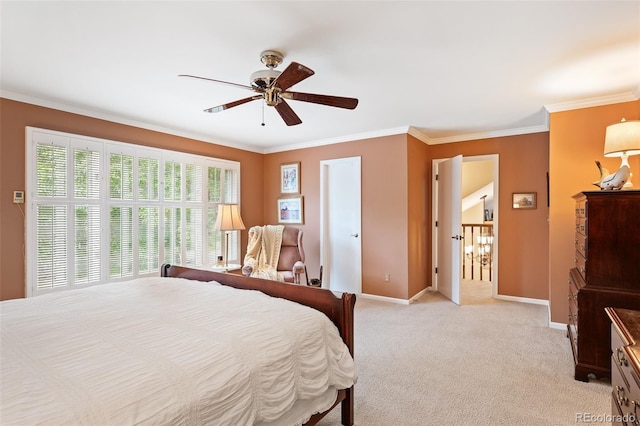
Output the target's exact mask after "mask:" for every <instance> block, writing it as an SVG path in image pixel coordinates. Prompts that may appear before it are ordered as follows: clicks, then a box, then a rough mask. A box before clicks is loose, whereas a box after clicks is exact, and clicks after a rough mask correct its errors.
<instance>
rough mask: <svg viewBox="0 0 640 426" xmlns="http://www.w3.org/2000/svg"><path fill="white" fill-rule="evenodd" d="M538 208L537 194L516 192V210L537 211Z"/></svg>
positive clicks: (514, 203) (514, 195)
mask: <svg viewBox="0 0 640 426" xmlns="http://www.w3.org/2000/svg"><path fill="white" fill-rule="evenodd" d="M536 207H537V202H536V193H535V192H514V193H513V208H514V209H535V208H536Z"/></svg>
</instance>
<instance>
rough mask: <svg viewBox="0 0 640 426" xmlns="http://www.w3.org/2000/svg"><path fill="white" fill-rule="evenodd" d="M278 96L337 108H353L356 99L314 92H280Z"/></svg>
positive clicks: (355, 104)
mask: <svg viewBox="0 0 640 426" xmlns="http://www.w3.org/2000/svg"><path fill="white" fill-rule="evenodd" d="M280 97H282V98H285V99H291V100H293V101H303V102H311V103H314V104H322V105H328V106H332V107H338V108H346V109H355V107H357V106H358V100H357V99H355V98H343V97H341V96H330V95H316V94H314V93H300V92H282V93H280Z"/></svg>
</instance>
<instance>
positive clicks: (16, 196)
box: [13, 191, 24, 204]
mask: <svg viewBox="0 0 640 426" xmlns="http://www.w3.org/2000/svg"><path fill="white" fill-rule="evenodd" d="M13 202H14V203H15V204H23V203H24V191H13Z"/></svg>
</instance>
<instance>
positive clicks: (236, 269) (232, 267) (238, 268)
mask: <svg viewBox="0 0 640 426" xmlns="http://www.w3.org/2000/svg"><path fill="white" fill-rule="evenodd" d="M211 270H212V271H214V272H228V273H232V274H241V273H242V265H239V264H237V263H230V264H228V265H227V266H224V265H221V266H213V267H212V268H211Z"/></svg>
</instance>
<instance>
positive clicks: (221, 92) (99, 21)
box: [0, 0, 640, 152]
mask: <svg viewBox="0 0 640 426" xmlns="http://www.w3.org/2000/svg"><path fill="white" fill-rule="evenodd" d="M0 6H1V9H0V14H1V37H2V39H1V43H2V44H1V57H0V59H1V81H0V94H1V95H2V96H3V97H6V98H10V99H15V100H20V101H26V102H31V103H35V104H39V105H44V106H48V107H54V108H58V109H63V110H66V111H71V112H77V113H81V114H85V115H90V116H94V117H99V118H105V119H108V120H113V121H118V122H122V123H126V124H133V125H136V126H140V127H145V128H150V129H154V130H160V131H165V132H168V133H173V134H178V135H182V136H188V137H193V138H197V139H201V140H205V141H209V142H214V143H219V144H223V145H229V146H235V147H239V148H244V149H249V150H252V151H257V152H274V151H278V150H285V149H291V148H295V147H302V146H311V145H317V144H323V143H330V142H339V141H343V140H353V139H358V138H362V137H370V136H378V135H387V134H397V133H406V132H410V133H411V134H414V135H416V136H418V137H419V138H421V139H422V140H424V141H425V142H428V143H443V142H451V141H457V140H465V139H470V138H472V137H473V138H476V137H484V136H499V135H508V134H519V133H531V132H535V131H544V130H547V129H548V124H547V110H552V109H553V108H557V109H570V108H572V107H576V106H590V105H594V104H604V103H612V102H619V101H625V100H633V99H638V97H639V96H640V1H637V0H634V1H570V0H565V1H495V2H489V1H469V2H462V1H375V2H374V1H363V2H356V1H315V2H312V1H281V2H276V1H254V2H247V1H234V2H232V1H196V2H183V1H161V2H151V1H128V2H125V1H110V2H106V1H105V2H92V1H85V2H72V1H44V2H34V1H20V2H13V1H5V0H2V1H1V2H0ZM266 49H275V50H279V51H281V52H283V53H284V54H285V58H284V62H283V64H282V65H281V66H280V67H279V68H278V69H279V70H283V69H284V68H285V67H286V65H288V64H289V63H290V62H291V61H296V62H299V63H302V64H304V65H306V66H308V67H309V68H311V69H313V70H314V71H315V73H316V74H315V75H314V76H312V77H310V78H308V79H306V80H304V81H303V82H301V83H299V84H297V85H295V86H294V87H293V88H292V89H291V90H295V91H301V92H311V93H321V94H330V95H339V96H347V97H356V98H358V99H359V100H360V103H359V105H358V107H357V108H356V109H355V110H353V111H350V110H343V109H339V108H331V107H327V106H323V105H316V104H310V103H305V102H296V101H289V105H290V106H291V107H292V108H293V109H294V111H295V112H296V113H297V114H298V115H299V116H300V118H301V119H302V121H303V123H302V124H300V125H298V126H292V127H287V126H285V125H284V123H283V121H282V119H281V118H280V117H279V116H278V115H277V113H276V111H275V110H274V109H273V108H272V107H265V108H264V115H265V117H264V120H265V123H266V126H264V127H263V126H261V125H260V123H261V122H262V110H263V108H262V104H263V102H262V101H254V102H251V103H248V104H245V105H241V106H238V107H236V108H232V109H229V110H225V111H222V112H220V113H217V114H209V113H205V112H203V110H204V109H205V108H209V107H212V106H215V105H219V104H223V103H226V102H230V101H234V100H237V99H241V98H245V97H248V96H251V95H252V92H250V91H248V90H243V89H241V88H236V87H230V86H226V85H222V84H216V83H211V82H205V81H200V80H191V79H185V78H179V77H177V76H178V74H183V73H184V74H196V75H200V76H204V77H209V78H214V79H219V80H225V81H230V82H234V83H239V84H246V85H248V84H249V76H250V74H251V73H252V72H254V71H256V70H261V69H265V68H264V65H263V64H262V63H261V62H260V52H261V51H263V50H266ZM545 107H547V108H546V109H545Z"/></svg>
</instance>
